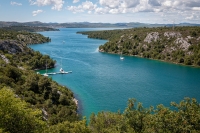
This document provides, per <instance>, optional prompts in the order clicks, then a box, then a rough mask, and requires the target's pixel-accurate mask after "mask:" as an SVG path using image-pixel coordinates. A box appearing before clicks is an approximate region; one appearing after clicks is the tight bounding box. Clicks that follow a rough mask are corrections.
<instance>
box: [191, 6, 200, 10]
mask: <svg viewBox="0 0 200 133" xmlns="http://www.w3.org/2000/svg"><path fill="white" fill-rule="evenodd" d="M192 10H194V11H200V7H193V8H192Z"/></svg>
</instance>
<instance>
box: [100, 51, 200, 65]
mask: <svg viewBox="0 0 200 133" xmlns="http://www.w3.org/2000/svg"><path fill="white" fill-rule="evenodd" d="M98 51H99V52H100V53H107V54H114V55H119V56H120V53H113V52H105V51H103V50H98ZM123 56H130V57H131V56H133V57H138V58H144V59H149V60H155V61H161V62H165V63H171V64H175V65H180V66H187V67H193V68H200V66H196V65H185V64H182V63H177V62H173V61H166V60H160V59H153V58H145V57H143V56H140V55H123Z"/></svg>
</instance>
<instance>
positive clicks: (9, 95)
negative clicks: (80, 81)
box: [0, 30, 82, 133]
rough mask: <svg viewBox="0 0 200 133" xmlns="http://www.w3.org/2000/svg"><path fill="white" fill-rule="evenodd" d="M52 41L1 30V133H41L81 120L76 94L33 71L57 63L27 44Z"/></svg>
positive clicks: (27, 34)
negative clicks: (53, 126)
mask: <svg viewBox="0 0 200 133" xmlns="http://www.w3.org/2000/svg"><path fill="white" fill-rule="evenodd" d="M49 41H50V38H48V37H44V36H42V35H41V34H37V33H29V32H16V31H10V30H9V31H7V30H0V132H8V133H22V132H23V133H33V132H35V133H40V132H44V129H46V127H47V126H48V127H50V126H51V125H56V124H58V123H62V122H64V121H67V122H68V124H71V123H72V122H76V121H77V120H79V115H78V114H77V105H76V102H75V99H74V95H73V93H72V91H71V90H70V89H68V88H67V87H65V86H61V85H59V84H58V83H56V82H55V81H53V80H52V79H51V78H48V77H44V76H42V75H40V74H36V72H35V71H33V70H34V69H44V68H45V67H46V65H47V67H48V68H51V67H54V66H55V63H56V62H55V60H52V59H51V58H50V57H49V56H48V55H42V54H41V53H40V52H38V51H33V50H32V49H31V48H29V47H28V46H27V44H35V43H44V42H49ZM80 122H82V121H80ZM77 124H78V122H77ZM74 125H76V124H74ZM49 132H50V131H49Z"/></svg>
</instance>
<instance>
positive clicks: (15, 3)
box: [10, 1, 22, 6]
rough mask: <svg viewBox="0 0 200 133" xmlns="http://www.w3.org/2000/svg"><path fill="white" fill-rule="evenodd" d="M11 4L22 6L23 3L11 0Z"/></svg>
mask: <svg viewBox="0 0 200 133" xmlns="http://www.w3.org/2000/svg"><path fill="white" fill-rule="evenodd" d="M10 4H11V5H13V6H21V5H22V4H21V3H17V2H13V1H11V2H10Z"/></svg>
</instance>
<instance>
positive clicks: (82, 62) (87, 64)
mask: <svg viewBox="0 0 200 133" xmlns="http://www.w3.org/2000/svg"><path fill="white" fill-rule="evenodd" d="M52 57H54V58H58V59H61V58H62V59H64V60H71V61H75V62H79V63H81V64H84V65H86V66H89V67H91V65H90V64H89V63H86V62H84V61H81V60H76V59H72V58H63V57H59V56H52Z"/></svg>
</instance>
